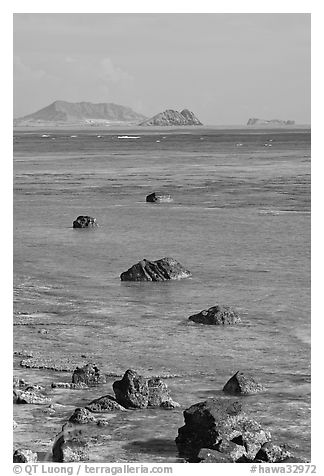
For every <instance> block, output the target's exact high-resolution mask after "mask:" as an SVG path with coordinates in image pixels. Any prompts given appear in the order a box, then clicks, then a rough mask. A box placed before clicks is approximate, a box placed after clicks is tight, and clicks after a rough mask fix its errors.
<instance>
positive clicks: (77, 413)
mask: <svg viewBox="0 0 324 476" xmlns="http://www.w3.org/2000/svg"><path fill="white" fill-rule="evenodd" d="M69 421H70V422H72V423H77V424H78V425H84V424H86V423H92V422H95V421H96V418H95V417H94V416H93V415H92V413H91V412H90V411H89V410H88V409H87V408H76V409H75V410H74V413H73V414H72V415H71V416H70V418H69Z"/></svg>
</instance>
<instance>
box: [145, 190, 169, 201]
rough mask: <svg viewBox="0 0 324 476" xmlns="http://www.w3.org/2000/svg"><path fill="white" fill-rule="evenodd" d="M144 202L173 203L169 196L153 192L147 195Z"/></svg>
mask: <svg viewBox="0 0 324 476" xmlns="http://www.w3.org/2000/svg"><path fill="white" fill-rule="evenodd" d="M146 201H147V202H149V203H167V202H173V198H171V195H163V194H160V193H156V192H153V193H151V194H150V195H147V197H146Z"/></svg>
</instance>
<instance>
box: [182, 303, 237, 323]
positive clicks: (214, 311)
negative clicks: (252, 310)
mask: <svg viewBox="0 0 324 476" xmlns="http://www.w3.org/2000/svg"><path fill="white" fill-rule="evenodd" d="M188 319H189V321H193V322H196V323H198V324H207V325H215V326H219V325H232V324H238V323H240V322H241V318H240V317H239V315H238V314H237V312H236V311H235V310H234V309H232V308H231V307H230V306H223V305H216V306H213V307H210V308H209V309H208V310H206V309H205V310H203V311H201V312H199V313H198V314H193V315H192V316H190V317H189V318H188Z"/></svg>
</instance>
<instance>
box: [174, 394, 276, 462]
mask: <svg viewBox="0 0 324 476" xmlns="http://www.w3.org/2000/svg"><path fill="white" fill-rule="evenodd" d="M183 415H184V420H185V425H184V426H182V427H181V428H179V429H178V436H177V437H176V440H175V441H176V445H177V448H178V451H179V456H180V457H184V458H186V459H187V460H189V461H191V462H198V461H199V458H198V455H199V452H200V451H201V450H202V449H203V448H207V449H211V450H217V451H219V452H220V453H224V454H225V455H226V456H227V457H228V458H230V459H231V460H234V458H237V459H236V461H238V460H240V459H241V458H243V457H244V458H246V459H247V460H249V461H253V460H254V458H255V456H256V454H257V453H258V451H259V450H260V449H261V447H262V445H263V444H264V443H267V442H269V441H270V439H271V435H270V432H268V431H265V430H264V429H263V428H262V427H261V425H260V424H259V423H258V422H256V421H255V420H253V419H252V418H250V417H249V416H248V415H247V414H246V413H245V412H243V410H242V404H241V403H240V402H239V401H233V400H230V399H226V400H224V399H215V398H212V399H208V400H206V401H203V402H200V403H196V404H194V405H192V406H191V407H189V408H187V409H186V410H185V411H184V412H183ZM233 444H234V445H235V446H233ZM237 446H240V447H241V448H238V447H237Z"/></svg>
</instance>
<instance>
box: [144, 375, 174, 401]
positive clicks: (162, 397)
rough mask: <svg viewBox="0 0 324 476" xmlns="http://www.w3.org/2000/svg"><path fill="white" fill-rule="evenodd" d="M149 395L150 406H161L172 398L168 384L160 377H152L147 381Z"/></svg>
mask: <svg viewBox="0 0 324 476" xmlns="http://www.w3.org/2000/svg"><path fill="white" fill-rule="evenodd" d="M147 384H148V390H149V397H148V406H149V407H159V406H160V405H161V403H162V402H166V401H168V400H170V398H171V397H170V394H169V390H168V386H167V384H166V383H164V382H163V380H161V379H160V378H158V377H154V378H150V379H149V380H148V381H147Z"/></svg>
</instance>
